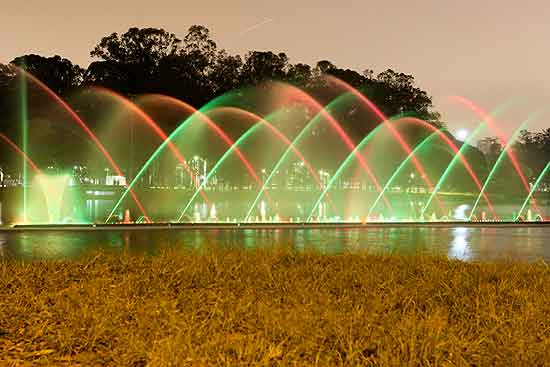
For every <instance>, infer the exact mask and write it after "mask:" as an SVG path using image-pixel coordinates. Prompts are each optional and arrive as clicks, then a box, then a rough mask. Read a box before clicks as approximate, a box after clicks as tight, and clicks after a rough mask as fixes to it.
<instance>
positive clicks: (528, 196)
mask: <svg viewBox="0 0 550 367" xmlns="http://www.w3.org/2000/svg"><path fill="white" fill-rule="evenodd" d="M548 171H550V161H548V163H547V164H546V166H545V167H544V169H543V170H542V172H541V173H540V174H539V176H538V177H537V179H536V180H535V183H534V184H533V187H532V188H531V191H529V194H527V197H526V198H525V200H524V201H523V204H522V205H521V208H520V210H519V212H518V215H517V216H516V221H517V220H519V218H520V217H521V214H522V213H523V211H524V210H525V208H526V207H527V204H528V203H529V200H531V197H532V196H533V195H534V193H535V191H536V190H537V188H538V186H539V185H540V183H541V182H542V179H543V178H544V176H545V175H546V173H548ZM541 215H542V214H541Z"/></svg>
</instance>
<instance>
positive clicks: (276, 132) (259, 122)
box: [177, 107, 322, 222]
mask: <svg viewBox="0 0 550 367" xmlns="http://www.w3.org/2000/svg"><path fill="white" fill-rule="evenodd" d="M216 110H217V111H221V112H224V111H228V112H230V111H232V112H235V113H242V114H245V115H247V116H248V117H250V118H252V119H254V120H255V121H256V123H255V124H254V125H253V126H252V127H250V128H249V129H248V130H247V131H246V132H245V133H244V134H243V135H241V136H240V137H239V139H238V140H237V141H235V143H234V144H233V145H232V146H231V147H230V148H229V149H228V150H227V151H226V152H225V153H224V154H223V156H222V157H221V158H220V159H219V160H218V161H217V162H216V164H215V165H214V166H213V168H212V170H211V171H210V172H209V173H208V175H207V177H206V179H205V180H204V181H203V183H202V184H201V186H200V187H199V188H197V190H196V191H195V193H194V194H193V196H192V197H191V199H190V200H189V201H188V202H187V204H186V206H185V207H184V209H183V211H182V212H181V214H180V216H179V217H178V220H177V221H178V222H180V221H181V219H182V218H183V217H184V215H185V213H186V212H187V210H188V209H189V207H190V206H191V204H192V202H193V201H194V200H195V198H196V197H197V193H198V192H199V191H200V190H203V189H204V186H205V185H206V183H207V182H208V181H209V179H210V177H211V176H212V175H213V174H214V173H216V171H217V170H218V168H219V167H220V166H221V165H222V164H223V162H224V161H225V160H226V159H227V158H228V157H229V155H231V154H232V153H233V152H234V150H235V149H236V148H237V147H238V146H239V145H240V144H242V143H244V142H245V141H246V140H247V139H248V138H249V137H250V136H251V135H252V134H253V133H254V132H255V131H256V130H257V129H258V128H259V127H261V126H265V127H267V128H269V129H270V131H271V132H272V133H273V134H274V135H275V136H276V137H277V138H278V139H279V140H281V141H282V142H283V143H285V144H286V145H287V146H288V147H292V150H293V152H294V154H295V155H296V157H297V158H298V159H300V160H301V161H302V162H303V163H304V166H305V167H306V168H307V169H308V171H309V173H310V175H311V176H312V177H313V178H314V180H315V181H316V182H317V184H318V185H319V186H320V187H322V183H321V180H320V179H319V176H317V174H316V173H315V170H313V168H312V167H311V164H310V163H309V162H308V161H307V160H306V159H305V157H304V156H303V155H302V153H301V152H300V151H299V150H298V149H296V148H295V147H293V146H291V144H292V142H291V141H290V140H289V139H288V138H287V137H286V136H285V135H284V134H283V133H282V132H281V131H280V130H279V129H277V128H276V127H275V126H273V124H271V123H270V122H269V121H270V120H271V119H273V118H275V116H276V115H277V114H279V113H282V112H284V111H283V110H282V109H281V110H278V111H276V112H274V113H272V114H270V115H269V116H266V117H265V118H261V117H260V116H258V115H256V114H254V113H252V112H249V111H246V110H242V109H240V108H235V107H220V108H216Z"/></svg>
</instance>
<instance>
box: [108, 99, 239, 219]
mask: <svg viewBox="0 0 550 367" xmlns="http://www.w3.org/2000/svg"><path fill="white" fill-rule="evenodd" d="M238 93H239V91H232V92H229V93H227V94H224V95H222V96H219V97H217V98H215V99H213V100H212V101H210V102H208V103H207V104H206V105H204V106H203V107H201V108H200V109H199V110H197V112H195V113H193V114H192V115H191V116H189V117H188V118H187V119H185V120H184V121H183V122H182V123H181V124H180V125H179V126H178V127H177V128H176V129H175V130H174V131H173V132H172V133H171V134H170V135H169V136H168V139H166V140H165V141H163V142H162V144H160V146H159V147H158V148H157V150H155V151H154V152H153V154H151V156H150V157H149V158H148V159H147V161H146V162H145V164H144V165H143V166H142V167H141V168H140V170H139V172H138V173H137V175H136V176H135V177H134V178H133V180H132V182H130V184H129V185H128V187H127V188H126V190H124V192H123V193H122V195H121V196H120V198H119V199H118V201H117V202H116V204H115V206H114V207H113V209H112V210H111V212H110V213H109V216H108V217H107V220H106V221H105V222H106V223H107V222H109V220H110V219H111V218H112V217H113V215H114V213H115V212H116V210H117V209H118V207H119V206H120V205H121V204H122V202H123V201H124V199H125V198H126V196H128V193H129V192H130V190H132V189H133V187H134V186H135V184H136V183H137V182H138V181H139V179H140V178H141V176H143V174H144V173H145V172H146V171H147V169H148V168H149V166H150V165H151V164H152V163H153V162H154V161H155V160H156V159H157V158H158V157H159V156H160V154H161V153H162V152H163V151H164V149H165V148H166V146H167V145H168V143H170V142H171V141H173V140H174V139H175V138H176V137H177V136H178V135H179V134H180V133H181V132H182V131H183V130H184V129H185V127H186V126H187V125H189V124H190V123H191V122H192V121H193V120H194V119H195V118H197V117H198V118H204V117H201V116H202V115H203V114H204V113H206V112H207V111H208V110H210V109H212V108H214V107H216V106H218V105H219V104H221V103H222V102H223V100H225V99H228V98H231V97H233V96H234V95H235V94H238Z"/></svg>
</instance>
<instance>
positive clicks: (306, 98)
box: [274, 83, 393, 211]
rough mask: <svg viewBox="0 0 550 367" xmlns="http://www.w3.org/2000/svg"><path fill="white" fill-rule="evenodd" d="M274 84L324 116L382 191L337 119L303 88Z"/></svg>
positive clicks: (386, 200)
mask: <svg viewBox="0 0 550 367" xmlns="http://www.w3.org/2000/svg"><path fill="white" fill-rule="evenodd" d="M274 84H275V85H279V86H281V87H282V88H285V89H289V90H290V91H291V92H292V94H291V95H290V96H289V99H290V101H291V102H295V103H299V104H302V105H304V106H309V107H311V108H313V112H314V113H319V114H321V116H322V117H323V118H325V119H326V120H327V122H328V123H329V124H330V125H331V127H332V128H333V129H334V130H335V131H336V133H337V134H338V136H339V137H340V138H341V139H342V140H343V141H344V143H345V144H346V147H347V148H348V150H349V151H350V152H354V153H353V154H354V155H355V157H356V158H357V161H358V162H359V164H360V165H361V168H362V169H363V170H364V171H365V172H366V173H367V175H368V176H369V178H370V179H371V181H372V183H373V184H374V186H375V187H376V190H377V191H378V192H382V191H383V190H382V187H381V186H380V184H379V183H378V180H377V179H376V176H375V175H374V173H373V172H372V170H371V168H370V166H369V164H368V163H367V162H366V161H365V158H364V157H363V156H362V155H361V153H359V152H358V151H356V149H355V148H356V146H355V144H354V143H353V141H352V140H351V138H350V137H349V136H348V134H346V132H345V131H344V129H342V126H341V125H340V123H338V121H336V119H335V118H334V117H333V116H332V115H331V114H330V113H328V112H327V110H326V109H325V108H324V107H323V106H322V105H321V104H320V103H319V102H318V101H317V100H316V99H314V98H313V97H311V96H310V95H309V94H307V93H306V92H304V91H303V90H301V89H299V88H297V87H294V86H291V85H288V84H283V83H274ZM279 97H281V96H279ZM383 199H384V203H385V204H386V206H387V207H388V208H389V209H390V210H392V211H393V207H392V205H391V203H390V202H389V200H388V198H387V197H386V195H384V196H383Z"/></svg>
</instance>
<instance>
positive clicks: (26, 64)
mask: <svg viewBox="0 0 550 367" xmlns="http://www.w3.org/2000/svg"><path fill="white" fill-rule="evenodd" d="M11 64H13V65H17V66H18V67H20V68H22V69H24V70H26V71H28V72H30V73H31V74H32V75H34V76H35V77H37V78H38V79H40V80H41V81H42V82H43V83H44V84H46V85H47V86H48V87H50V89H52V90H53V91H54V92H56V93H57V94H61V95H62V94H64V93H65V92H66V91H67V90H69V89H72V88H75V87H78V86H79V85H80V84H81V83H82V76H83V74H84V69H82V68H81V67H80V66H78V65H74V64H73V63H72V62H71V61H70V60H68V59H65V58H62V57H61V56H58V55H55V56H52V57H44V56H40V55H34V54H32V55H25V56H20V57H17V58H15V59H14V60H12V61H11Z"/></svg>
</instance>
